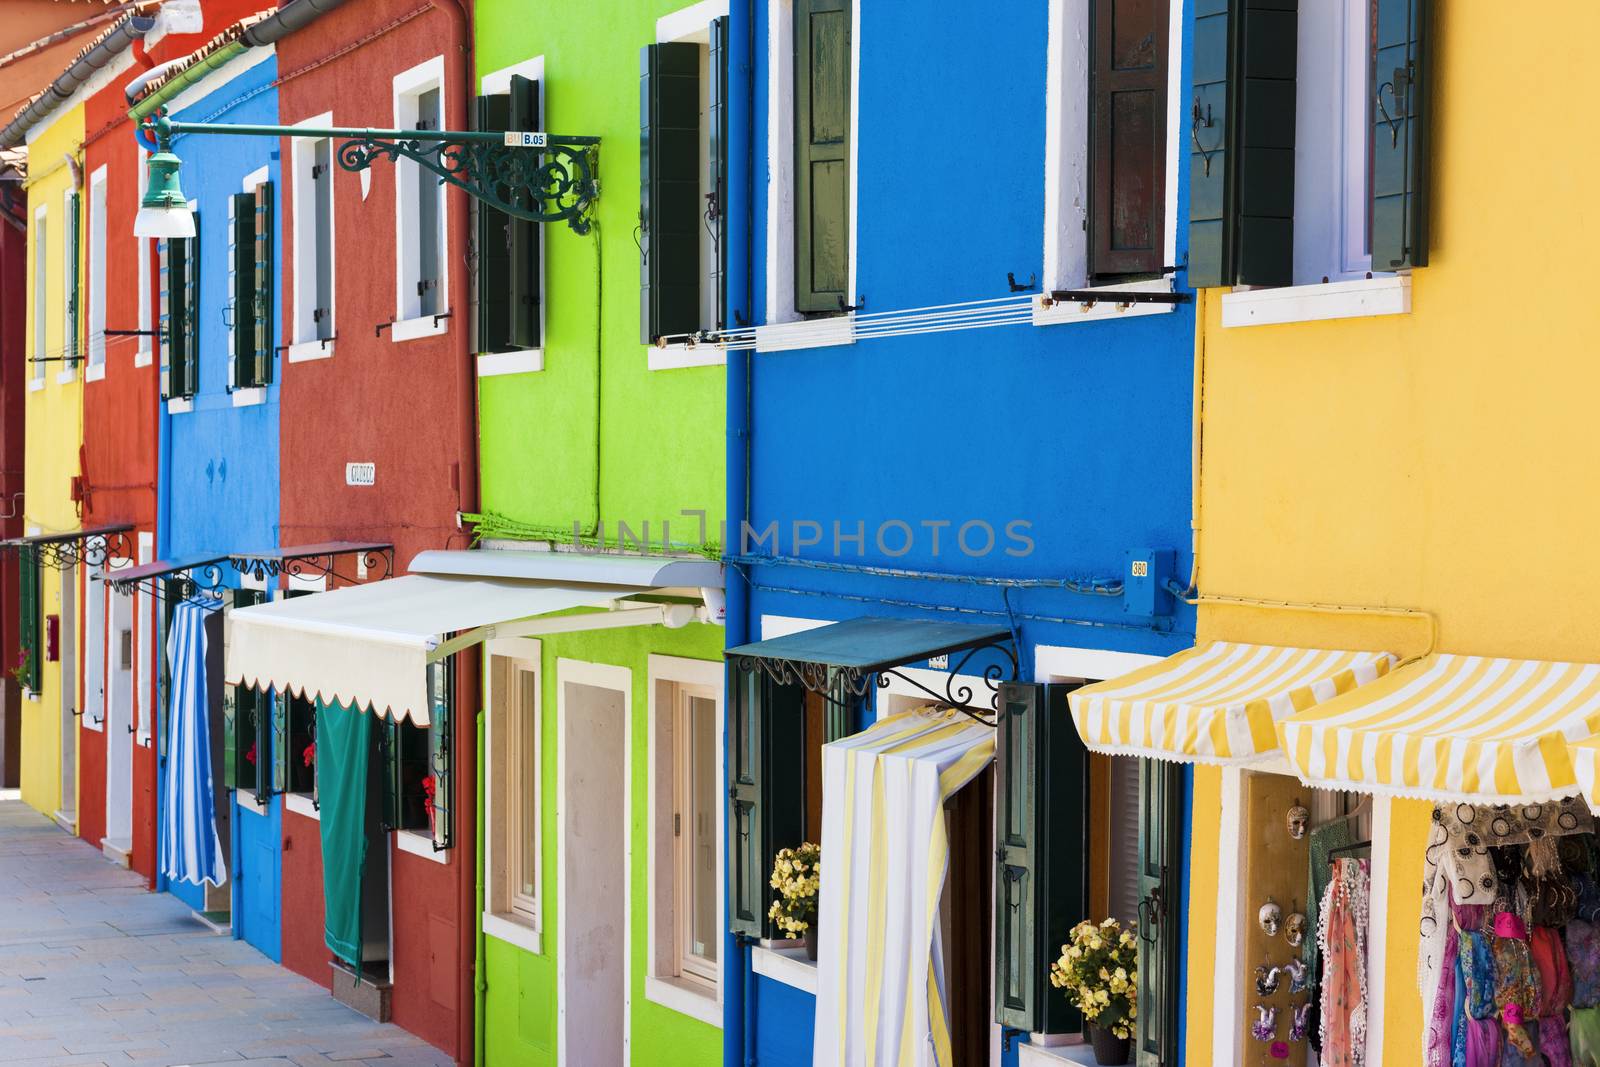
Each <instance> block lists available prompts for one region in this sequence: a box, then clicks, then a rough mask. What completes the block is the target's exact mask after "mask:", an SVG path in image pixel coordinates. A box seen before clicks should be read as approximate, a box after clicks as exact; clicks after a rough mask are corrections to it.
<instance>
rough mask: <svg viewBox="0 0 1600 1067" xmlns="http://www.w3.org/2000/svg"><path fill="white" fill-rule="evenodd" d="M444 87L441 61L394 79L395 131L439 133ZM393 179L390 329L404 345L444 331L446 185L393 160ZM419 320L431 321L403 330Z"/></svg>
mask: <svg viewBox="0 0 1600 1067" xmlns="http://www.w3.org/2000/svg"><path fill="white" fill-rule="evenodd" d="M443 85H444V60H443V57H435V58H434V59H431V60H429V61H428V62H426V63H423V64H420V65H419V66H417V67H413V68H412V69H411V70H409V71H406V72H405V73H403V74H400V75H398V76H396V78H395V80H394V90H395V96H394V111H395V127H396V128H397V129H402V130H439V129H442V128H443V121H444V114H445V107H444V88H443ZM395 176H396V196H395V225H396V238H397V240H396V248H397V257H396V273H395V281H396V293H395V318H396V320H397V323H396V325H395V326H394V327H392V328H391V329H390V336H391V337H392V338H393V339H394V340H396V341H403V340H407V339H408V338H412V337H419V336H425V335H428V334H433V333H442V332H443V329H442V325H443V324H442V323H441V322H440V321H439V319H438V318H437V317H438V316H443V315H444V314H445V313H446V311H447V307H446V295H445V293H446V284H447V282H448V278H447V275H446V271H445V256H444V249H445V247H446V231H445V186H444V182H443V181H442V180H441V179H440V178H439V177H438V176H437V175H435V174H434V173H432V172H431V171H429V170H427V169H425V168H424V167H422V166H421V165H420V164H418V163H415V162H413V161H411V160H399V161H397V162H396V164H395ZM418 319H428V320H429V321H427V322H422V323H416V324H415V325H411V326H406V325H403V324H405V323H411V322H412V321H413V320H418Z"/></svg>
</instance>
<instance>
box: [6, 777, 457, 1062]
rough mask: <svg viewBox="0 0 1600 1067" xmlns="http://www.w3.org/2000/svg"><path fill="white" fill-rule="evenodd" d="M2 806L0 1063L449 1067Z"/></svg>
mask: <svg viewBox="0 0 1600 1067" xmlns="http://www.w3.org/2000/svg"><path fill="white" fill-rule="evenodd" d="M450 1062H451V1061H450V1059H449V1057H447V1056H446V1055H445V1054H444V1053H442V1052H440V1051H439V1050H438V1049H436V1048H433V1047H432V1046H431V1045H428V1044H426V1043H424V1042H423V1041H422V1040H421V1039H420V1038H417V1037H414V1036H412V1035H411V1034H408V1033H406V1032H405V1031H404V1030H401V1029H400V1028H399V1027H396V1026H389V1025H380V1024H378V1023H374V1022H372V1021H371V1020H369V1019H367V1018H366V1017H364V1016H362V1015H358V1014H357V1013H356V1012H353V1011H351V1010H350V1009H349V1008H346V1007H345V1006H344V1005H342V1004H340V1003H338V1002H337V1001H335V1000H334V999H333V998H332V997H330V996H329V995H328V992H327V991H326V990H324V989H323V988H321V987H320V986H318V985H316V984H315V983H313V982H310V981H307V980H306V979H304V978H301V977H300V976H299V975H296V974H292V973H291V972H289V971H287V970H285V969H284V968H282V967H279V966H278V965H277V964H275V963H273V962H272V961H271V960H269V959H267V958H266V957H265V956H263V955H262V954H261V953H259V952H257V951H256V950H255V949H253V948H251V947H250V946H249V945H247V944H245V943H244V942H242V941H235V940H233V939H232V938H230V937H228V936H226V935H218V934H214V933H211V932H210V931H208V930H206V929H205V928H204V927H202V926H201V925H200V924H199V923H197V922H196V921H195V920H194V919H193V918H192V917H191V916H190V914H189V909H188V908H186V907H185V906H184V905H183V904H182V903H180V902H179V901H178V900H177V899H176V898H174V897H173V896H171V895H170V894H167V893H149V892H146V891H145V888H144V883H143V880H142V879H141V878H140V877H139V876H138V875H136V874H133V873H132V872H130V871H127V870H124V869H123V868H120V867H117V866H114V865H113V864H111V863H110V862H108V861H107V860H106V859H105V858H104V857H103V856H102V855H101V854H100V852H99V851H98V850H97V849H94V848H92V847H91V846H89V845H88V844H86V843H85V842H83V841H81V840H79V839H77V838H74V837H68V836H67V835H66V834H64V833H62V832H61V830H60V829H59V828H57V826H56V825H55V824H54V823H53V822H50V821H49V820H47V819H45V818H43V817H42V816H40V815H39V814H38V813H37V812H35V811H33V810H32V809H31V808H29V807H27V806H25V805H24V804H23V803H22V802H21V801H19V800H0V1063H4V1064H7V1065H8V1067H33V1065H39V1067H44V1065H47V1064H48V1065H56V1064H62V1065H65V1064H106V1065H108V1067H109V1065H116V1067H121V1065H125V1064H151V1065H156V1064H159V1065H163V1067H178V1065H191V1067H199V1065H201V1064H210V1063H226V1064H230V1065H234V1067H237V1065H240V1064H260V1065H265V1064H273V1065H276V1067H289V1065H298V1067H311V1065H313V1064H330V1063H335V1064H345V1065H348V1064H354V1063H361V1064H371V1065H374V1067H423V1065H434V1064H449V1063H450Z"/></svg>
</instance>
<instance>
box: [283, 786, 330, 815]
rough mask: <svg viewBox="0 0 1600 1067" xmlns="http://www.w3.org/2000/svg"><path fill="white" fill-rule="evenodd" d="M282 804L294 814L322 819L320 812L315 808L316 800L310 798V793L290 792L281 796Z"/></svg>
mask: <svg viewBox="0 0 1600 1067" xmlns="http://www.w3.org/2000/svg"><path fill="white" fill-rule="evenodd" d="M283 806H284V808H285V809H287V810H288V811H292V812H294V813H295V814H296V815H304V816H305V817H306V818H308V819H315V820H317V821H318V822H321V821H322V813H321V812H320V811H318V810H317V802H316V801H315V800H313V799H311V794H310V793H290V794H288V795H287V796H285V797H284V798H283Z"/></svg>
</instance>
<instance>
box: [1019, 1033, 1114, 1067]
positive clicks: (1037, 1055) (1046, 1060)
mask: <svg viewBox="0 0 1600 1067" xmlns="http://www.w3.org/2000/svg"><path fill="white" fill-rule="evenodd" d="M1057 1036H1060V1035H1055V1034H1052V1035H1050V1036H1049V1037H1044V1035H1041V1034H1031V1035H1029V1039H1028V1040H1029V1043H1028V1044H1026V1045H1018V1046H1017V1067H1060V1065H1061V1064H1063V1063H1085V1064H1093V1063H1098V1062H1099V1061H1098V1060H1096V1059H1095V1058H1094V1046H1093V1045H1090V1044H1089V1043H1088V1042H1086V1041H1084V1040H1083V1039H1082V1038H1078V1037H1076V1035H1074V1037H1073V1038H1072V1039H1071V1040H1072V1041H1073V1043H1072V1044H1062V1045H1046V1044H1042V1043H1039V1044H1036V1043H1035V1042H1039V1041H1040V1039H1041V1037H1043V1038H1044V1040H1049V1039H1050V1038H1051V1037H1057Z"/></svg>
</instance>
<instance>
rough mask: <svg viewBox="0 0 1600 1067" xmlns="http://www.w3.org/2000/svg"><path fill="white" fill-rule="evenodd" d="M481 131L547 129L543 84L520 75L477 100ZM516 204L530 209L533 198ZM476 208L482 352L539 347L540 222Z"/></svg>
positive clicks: (487, 206) (490, 208)
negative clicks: (544, 114)
mask: <svg viewBox="0 0 1600 1067" xmlns="http://www.w3.org/2000/svg"><path fill="white" fill-rule="evenodd" d="M478 128H479V129H482V130H539V129H543V110H542V108H541V101H540V84H539V82H538V81H537V80H536V79H532V78H525V77H522V76H521V75H518V74H513V75H511V76H510V77H509V79H508V80H507V83H506V88H505V91H504V92H498V93H487V92H486V93H485V94H484V95H483V96H480V97H478ZM507 195H509V194H507ZM518 206H523V207H531V206H532V204H531V202H530V201H529V198H528V197H526V196H521V197H519V198H518ZM477 210H478V351H479V352H483V353H494V352H512V351H523V350H527V349H533V348H538V347H539V344H540V338H541V335H542V321H541V307H542V300H541V297H542V289H543V278H542V274H541V271H542V263H543V259H542V255H541V245H540V240H539V238H540V233H539V224H538V223H536V222H529V221H528V220H527V219H519V218H515V217H513V216H511V215H508V214H506V213H505V212H504V211H500V210H499V209H497V208H495V207H493V206H491V205H490V204H487V203H484V202H482V201H480V202H479V203H478V205H477Z"/></svg>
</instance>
